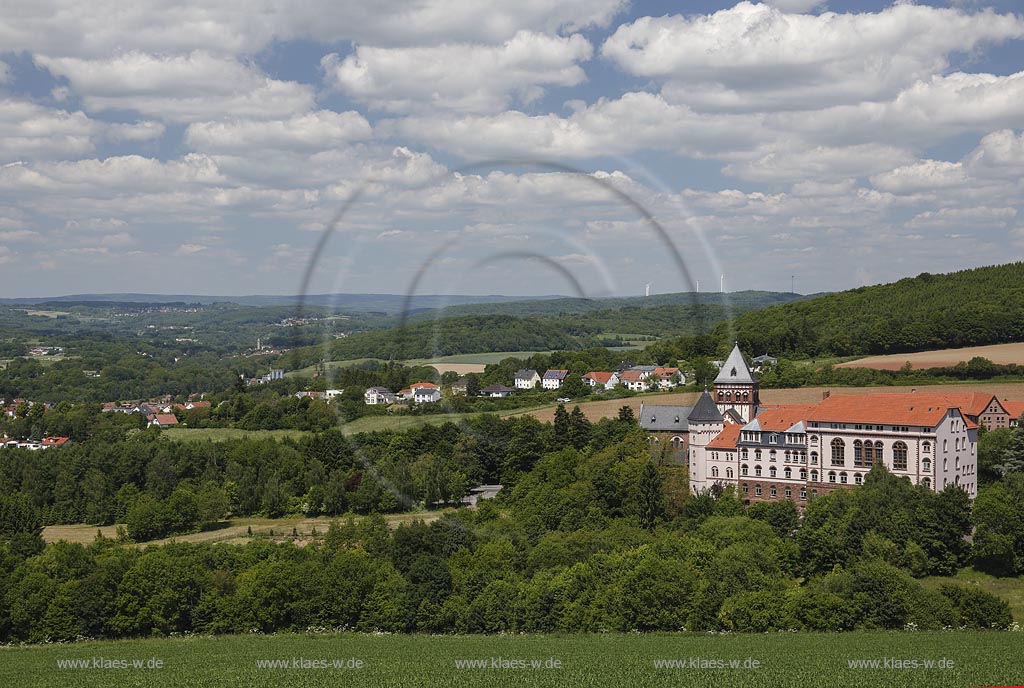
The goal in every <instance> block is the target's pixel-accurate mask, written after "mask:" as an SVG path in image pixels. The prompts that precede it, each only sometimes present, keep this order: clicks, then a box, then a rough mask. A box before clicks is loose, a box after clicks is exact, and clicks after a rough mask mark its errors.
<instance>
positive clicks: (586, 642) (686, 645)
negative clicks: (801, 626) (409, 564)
mask: <svg viewBox="0 0 1024 688" xmlns="http://www.w3.org/2000/svg"><path fill="white" fill-rule="evenodd" d="M1022 643H1024V638H1022V636H1021V634H1020V633H1011V632H927V633H926V632H919V633H911V632H902V633H899V632H892V633H887V632H873V633H868V632H857V633H843V634H805V633H771V634H760V635H728V634H726V635H707V634H690V633H681V634H657V635H642V634H617V633H614V634H602V635H516V636H425V635H414V636H406V635H355V634H329V633H328V634H286V635H277V636H260V635H253V636H215V637H193V638H169V639H146V640H131V641H111V642H92V641H90V642H82V643H74V644H68V645H36V646H27V647H7V648H0V685H6V686H24V687H32V688H35V687H44V686H61V687H62V688H63V687H65V686H76V687H77V686H82V687H84V688H88V687H91V686H103V687H104V688H106V687H107V686H110V687H113V688H118V687H120V686H174V687H175V688H189V687H193V686H256V687H261V688H262V687H266V688H272V687H273V688H276V687H277V686H337V685H344V686H359V687H361V688H362V687H365V688H378V687H381V688H383V687H384V686H419V687H423V688H431V687H433V686H438V687H442V686H443V687H445V688H448V687H449V686H485V687H486V688H505V687H506V686H559V687H562V686H631V687H632V686H640V687H646V686H673V687H674V686H791V687H793V688H811V687H813V688H819V687H821V686H852V687H861V686H929V687H932V686H935V687H944V686H958V687H961V686H981V685H1020V681H1021V678H1022V674H1024V665H1022V656H1021V647H1022ZM886 658H894V659H899V660H917V661H930V662H935V663H936V665H937V664H938V663H939V662H942V664H943V666H944V668H938V667H937V666H936V667H933V668H924V667H923V665H922V666H920V667H919V668H917V669H909V668H906V669H897V668H884V665H883V667H879V668H850V664H849V662H850V661H856V660H879V662H880V663H881V662H883V661H885V659H886ZM69 660H70V661H75V660H77V661H80V662H82V663H83V664H85V665H86V667H87V668H67V667H66V664H65V663H66V662H68V661H69ZM97 660H99V662H100V663H102V662H103V661H104V660H106V661H107V662H111V661H115V662H121V661H123V662H124V663H125V664H126V665H127V666H126V667H125V668H107V669H103V668H91V667H92V665H93V664H94V663H95V662H96V661H97ZM296 660H299V662H301V661H303V660H305V661H307V662H308V661H310V660H316V661H321V662H324V664H325V666H324V668H299V667H295V668H292V666H291V665H292V664H293V663H294V662H295V661H296ZM463 660H477V661H478V662H480V664H482V665H483V666H482V667H480V666H479V665H478V666H477V667H473V668H460V667H459V666H458V665H457V664H456V662H457V661H463ZM493 660H498V661H499V662H500V661H501V660H505V661H506V662H509V661H510V660H518V661H522V663H523V667H522V668H511V667H510V668H498V667H495V668H491V665H492V661H493ZM661 660H683V666H682V667H680V668H656V667H655V662H656V661H661ZM691 660H697V662H698V663H699V662H700V660H704V661H705V668H699V664H698V665H694V666H693V667H692V668H691V667H690V662H691ZM950 660H951V661H952V662H953V666H952V668H949V666H948V664H949V661H950ZM134 661H141V666H140V667H139V668H135V667H134V666H133V662H134ZM268 661H269V662H281V664H283V665H284V666H280V665H279V668H271V667H267V666H266V665H265V664H264V665H263V666H261V665H260V663H266V662H268ZM708 661H712V662H716V663H717V662H718V661H721V662H722V663H723V665H724V666H723V667H722V668H711V667H712V666H713V665H710V664H707V662H708ZM58 662H61V663H62V664H65V666H64V667H63V668H62V667H61V666H60V665H58ZM157 662H160V663H161V665H162V666H161V667H160V668H156V663H157ZM335 662H339V663H340V666H338V667H337V668H335V666H334V663H335ZM356 662H359V663H360V665H359V666H358V667H357V666H356ZM535 662H536V663H537V664H534V663H535ZM732 662H736V663H737V666H736V668H732V664H731V663H732ZM754 662H757V666H756V667H755V665H754ZM147 663H151V664H152V665H153V668H145V665H146V664H147ZM346 665H347V666H346ZM744 665H746V666H744ZM307 666H308V665H307ZM506 666H508V665H507V664H506ZM534 666H536V667H537V668H534ZM350 667H351V668H350Z"/></svg>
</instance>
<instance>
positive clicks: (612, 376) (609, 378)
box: [583, 370, 619, 389]
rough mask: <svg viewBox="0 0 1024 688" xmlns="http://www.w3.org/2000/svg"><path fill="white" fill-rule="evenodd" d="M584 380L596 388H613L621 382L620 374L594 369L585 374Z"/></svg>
mask: <svg viewBox="0 0 1024 688" xmlns="http://www.w3.org/2000/svg"><path fill="white" fill-rule="evenodd" d="M583 382H585V383H586V384H588V385H590V386H591V387H594V388H597V387H603V388H604V389H613V388H614V387H615V386H616V385H618V384H619V374H618V373H606V372H601V371H596V370H592V371H590V372H589V373H587V374H586V375H584V376H583Z"/></svg>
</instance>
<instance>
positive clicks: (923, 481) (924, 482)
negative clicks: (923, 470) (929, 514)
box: [921, 478, 932, 490]
mask: <svg viewBox="0 0 1024 688" xmlns="http://www.w3.org/2000/svg"><path fill="white" fill-rule="evenodd" d="M921 484H922V485H924V486H925V487H926V488H928V489H929V490H930V489H932V481H931V478H921Z"/></svg>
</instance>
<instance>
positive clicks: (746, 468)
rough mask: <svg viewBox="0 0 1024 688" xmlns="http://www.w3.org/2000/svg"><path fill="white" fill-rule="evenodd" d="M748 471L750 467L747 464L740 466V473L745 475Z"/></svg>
mask: <svg viewBox="0 0 1024 688" xmlns="http://www.w3.org/2000/svg"><path fill="white" fill-rule="evenodd" d="M749 472H750V469H749V468H748V467H747V464H743V465H742V466H740V475H747V474H748V473H749Z"/></svg>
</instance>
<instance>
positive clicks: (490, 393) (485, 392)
mask: <svg viewBox="0 0 1024 688" xmlns="http://www.w3.org/2000/svg"><path fill="white" fill-rule="evenodd" d="M515 391H516V390H515V388H513V387H506V386H505V385H488V386H487V387H484V388H483V389H481V390H480V396H482V397H495V398H499V399H504V398H505V397H508V396H512V394H514V393H515Z"/></svg>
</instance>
